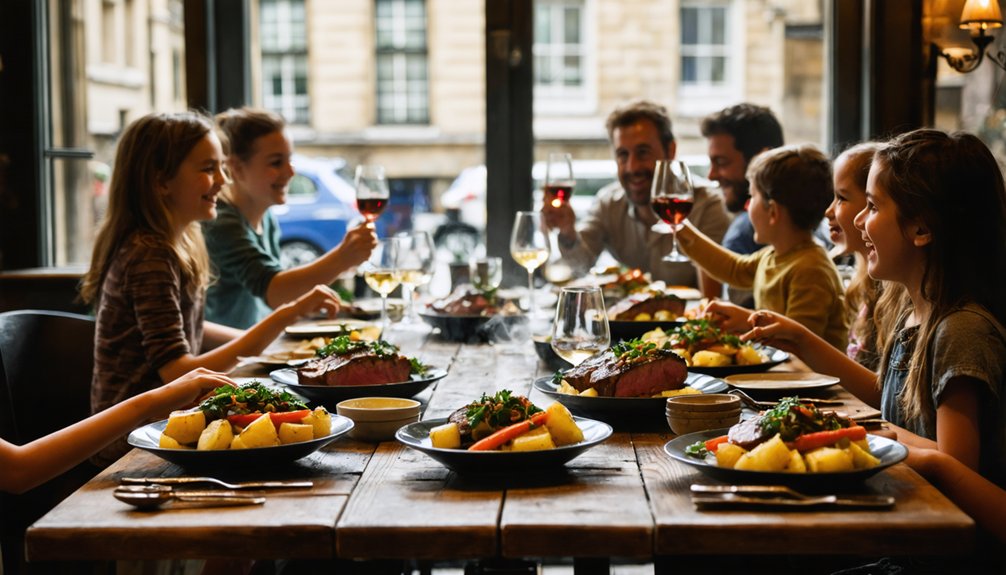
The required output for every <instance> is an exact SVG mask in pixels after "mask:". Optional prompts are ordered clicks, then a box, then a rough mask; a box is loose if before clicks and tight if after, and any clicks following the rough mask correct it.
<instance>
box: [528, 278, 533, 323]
mask: <svg viewBox="0 0 1006 575" xmlns="http://www.w3.org/2000/svg"><path fill="white" fill-rule="evenodd" d="M534 315H535V314H534V270H528V271H527V317H528V319H532V320H533V319H534Z"/></svg>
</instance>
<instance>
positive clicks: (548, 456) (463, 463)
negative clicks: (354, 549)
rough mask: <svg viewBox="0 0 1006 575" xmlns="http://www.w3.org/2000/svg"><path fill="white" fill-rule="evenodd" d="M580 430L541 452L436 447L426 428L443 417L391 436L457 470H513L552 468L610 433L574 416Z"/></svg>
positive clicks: (607, 427) (605, 427)
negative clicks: (572, 440) (579, 435)
mask: <svg viewBox="0 0 1006 575" xmlns="http://www.w3.org/2000/svg"><path fill="white" fill-rule="evenodd" d="M573 419H574V420H575V421H576V424H577V425H578V426H579V427H580V429H581V430H583V441H581V442H580V443H576V444H573V445H565V446H562V447H556V448H555V449H543V450H541V451H468V450H467V449H440V448H436V447H433V445H432V444H431V443H430V429H432V428H434V427H436V426H438V425H443V424H444V423H447V418H439V419H430V420H426V421H419V422H417V423H411V424H409V425H406V426H403V427H402V428H401V429H399V430H398V432H397V433H395V439H397V440H398V441H400V442H402V443H403V444H405V445H406V446H408V447H411V448H412V449H415V450H417V451H421V452H423V453H425V454H426V455H428V456H430V457H432V458H433V459H435V460H437V461H439V462H440V463H442V464H443V465H444V466H446V467H449V468H450V469H452V470H454V471H457V472H458V473H515V472H529V471H542V470H546V469H556V468H559V467H561V466H563V465H565V464H566V462H568V461H569V460H571V459H573V458H574V457H576V456H578V455H580V454H581V453H583V452H584V451H586V450H588V449H590V448H591V447H594V446H595V445H597V444H599V443H601V442H602V441H604V440H605V439H608V437H610V436H611V434H612V429H611V426H610V425H608V424H607V423H604V422H601V421H595V420H593V419H587V418H584V417H574V418H573Z"/></svg>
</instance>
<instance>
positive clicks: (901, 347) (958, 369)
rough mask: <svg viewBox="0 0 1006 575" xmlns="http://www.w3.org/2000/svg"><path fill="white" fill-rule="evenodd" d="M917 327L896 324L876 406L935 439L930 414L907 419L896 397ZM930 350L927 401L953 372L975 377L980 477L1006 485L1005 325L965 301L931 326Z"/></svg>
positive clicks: (955, 375) (935, 402) (892, 419)
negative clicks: (976, 382) (930, 386)
mask: <svg viewBox="0 0 1006 575" xmlns="http://www.w3.org/2000/svg"><path fill="white" fill-rule="evenodd" d="M917 334H918V327H910V328H903V329H901V330H900V331H899V332H898V334H897V337H896V339H895V341H894V343H893V345H892V348H891V352H890V354H889V355H888V357H887V359H886V365H887V370H886V371H885V373H884V381H883V391H882V396H881V403H880V408H881V412H882V413H883V416H884V419H886V420H888V421H890V422H891V423H893V424H895V425H899V426H901V427H904V428H905V429H908V430H909V431H911V432H913V433H916V434H918V435H921V436H922V437H926V438H929V439H932V440H934V441H935V440H936V414H935V412H934V413H932V414H930V415H931V417H930V418H929V420H928V421H927V422H923V421H919V420H913V421H907V420H906V419H905V416H904V413H903V412H902V410H901V406H900V404H899V402H898V397H899V396H900V394H901V392H902V389H903V388H904V385H905V380H906V379H907V377H908V365H909V363H910V360H911V356H912V352H913V351H914V349H915V345H916V339H917ZM930 345H931V346H932V350H933V351H934V355H933V366H932V371H931V372H930V374H929V377H928V380H929V381H930V382H931V385H932V394H933V395H932V396H933V405H934V406H936V407H937V408H938V407H939V405H940V402H941V401H942V397H943V393H944V391H946V388H947V384H948V383H949V382H950V381H951V380H953V379H954V378H958V377H967V378H969V379H972V380H974V381H978V382H980V383H981V384H982V385H981V388H980V391H979V393H980V396H979V405H980V407H979V410H980V411H979V421H978V427H979V433H980V437H981V444H982V445H981V461H980V464H979V469H980V471H981V473H982V475H984V476H985V477H987V478H988V479H989V480H991V481H994V482H996V483H997V484H999V485H1006V420H1004V418H1006V394H1004V393H1003V391H1004V389H1003V376H1004V374H1006V329H1004V328H1003V326H1002V325H1001V324H1000V323H999V322H998V321H996V319H995V317H993V316H992V314H990V313H989V312H988V310H986V309H985V308H983V307H981V306H978V305H974V304H969V305H967V306H964V307H962V308H960V309H958V310H956V311H954V312H951V313H950V314H949V315H947V316H946V317H945V318H943V320H942V321H940V323H939V325H938V326H937V328H936V333H935V335H934V337H933V341H932V343H931V344H930Z"/></svg>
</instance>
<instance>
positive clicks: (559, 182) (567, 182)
mask: <svg viewBox="0 0 1006 575" xmlns="http://www.w3.org/2000/svg"><path fill="white" fill-rule="evenodd" d="M575 187H576V178H574V177H573V157H572V156H571V155H570V154H567V153H565V152H552V153H550V154H549V155H548V163H547V164H546V165H545V187H544V188H543V190H544V192H545V197H544V200H543V201H545V202H550V205H551V206H552V207H553V208H558V207H559V206H561V205H562V204H563V202H568V201H569V199H570V197H572V196H573V189H574V188H575Z"/></svg>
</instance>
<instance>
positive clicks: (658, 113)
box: [604, 100, 674, 149]
mask: <svg viewBox="0 0 1006 575" xmlns="http://www.w3.org/2000/svg"><path fill="white" fill-rule="evenodd" d="M640 120H647V121H649V122H650V123H652V124H653V125H654V127H656V128H657V133H658V134H659V136H660V143H661V145H663V146H664V149H667V148H668V147H669V146H670V145H671V144H672V143H674V132H672V131H671V116H670V115H669V114H668V113H667V108H665V107H663V106H661V105H660V104H657V103H655V102H651V101H649V100H636V101H634V102H629V103H628V104H625V105H622V106H619V107H617V108H615V109H614V110H612V112H611V113H610V114H608V119H607V121H606V122H605V123H604V127H605V128H607V130H608V140H610V141H614V134H615V128H624V127H626V126H631V125H632V124H635V123H636V122H638V121H640Z"/></svg>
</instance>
